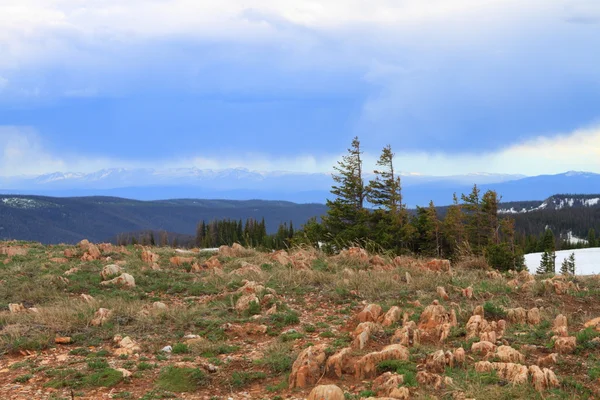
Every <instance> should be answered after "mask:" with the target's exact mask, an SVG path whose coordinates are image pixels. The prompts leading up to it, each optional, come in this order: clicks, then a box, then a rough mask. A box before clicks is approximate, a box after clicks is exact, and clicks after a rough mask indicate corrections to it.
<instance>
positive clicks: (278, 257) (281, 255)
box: [269, 250, 293, 266]
mask: <svg viewBox="0 0 600 400" xmlns="http://www.w3.org/2000/svg"><path fill="white" fill-rule="evenodd" d="M269 259H271V260H273V261H275V262H276V263H278V264H281V265H284V266H286V265H293V260H292V258H291V257H290V256H289V254H288V253H287V251H285V250H278V251H276V252H274V253H272V254H269Z"/></svg>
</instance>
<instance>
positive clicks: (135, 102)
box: [0, 0, 600, 176]
mask: <svg viewBox="0 0 600 400" xmlns="http://www.w3.org/2000/svg"><path fill="white" fill-rule="evenodd" d="M598 49H600V2H598V1H597V0H551V1H549V0H528V1H526V2H523V1H516V0H369V1H367V0H344V1H342V0H327V1H324V0H303V1H298V0H294V1H290V0H254V1H249V2H248V1H242V0H223V1H218V2H215V1H206V0H128V1H126V2H124V1H122V0H87V1H82V0H4V1H2V2H1V3H0V176H15V175H21V174H44V173H51V172H56V171H63V172H67V171H72V172H93V171H96V170H98V169H102V168H111V167H126V168H136V167H153V168H176V167H197V168H213V169H222V168H231V167H244V168H248V169H251V170H286V171H298V172H327V171H330V170H331V169H332V166H333V165H334V164H335V162H336V160H338V159H339V158H340V157H341V156H342V155H343V154H344V153H345V150H346V149H347V148H348V147H349V144H350V142H351V140H352V138H353V137H354V136H358V137H359V138H360V140H361V143H362V147H363V149H364V152H365V154H364V156H365V160H366V164H367V166H369V165H373V164H374V163H375V160H376V159H377V157H378V155H379V153H380V151H381V149H382V148H383V147H384V146H385V145H387V144H390V145H391V146H392V149H393V150H394V152H395V153H396V164H397V166H398V168H399V169H400V170H402V171H404V172H414V173H422V174H428V175H452V174H464V173H472V172H489V173H510V174H524V175H537V174H545V173H560V172H564V171H567V170H581V171H591V172H597V173H600V68H598V65H600V51H598Z"/></svg>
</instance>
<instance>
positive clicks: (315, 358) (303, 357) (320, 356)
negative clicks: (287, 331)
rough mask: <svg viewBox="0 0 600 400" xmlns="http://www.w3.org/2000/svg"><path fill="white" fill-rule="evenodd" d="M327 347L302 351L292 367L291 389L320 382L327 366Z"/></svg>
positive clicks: (316, 347) (315, 347) (318, 346)
mask: <svg viewBox="0 0 600 400" xmlns="http://www.w3.org/2000/svg"><path fill="white" fill-rule="evenodd" d="M326 348H327V345H325V344H320V345H315V346H310V347H307V348H306V349H304V350H302V351H301V352H300V354H299V355H298V358H296V361H294V364H293V365H292V372H291V373H290V378H289V388H290V389H294V388H297V387H299V388H304V387H307V386H309V385H314V384H315V383H317V382H318V381H319V379H320V378H321V375H322V374H323V368H324V366H325V359H326V358H327V355H326V354H325V349H326Z"/></svg>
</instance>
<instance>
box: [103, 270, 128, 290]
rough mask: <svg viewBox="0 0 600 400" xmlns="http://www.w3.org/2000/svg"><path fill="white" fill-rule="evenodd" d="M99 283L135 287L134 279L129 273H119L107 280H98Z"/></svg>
mask: <svg viewBox="0 0 600 400" xmlns="http://www.w3.org/2000/svg"><path fill="white" fill-rule="evenodd" d="M100 284H101V285H105V286H106V285H118V286H123V287H128V288H132V287H135V279H134V278H133V276H131V275H129V274H126V273H125V274H121V275H119V276H118V277H116V278H114V279H111V280H109V281H104V282H100Z"/></svg>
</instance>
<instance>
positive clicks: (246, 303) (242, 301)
mask: <svg viewBox="0 0 600 400" xmlns="http://www.w3.org/2000/svg"><path fill="white" fill-rule="evenodd" d="M251 303H256V304H258V305H260V300H259V299H258V297H257V296H256V295H255V294H254V293H249V294H245V295H243V296H242V297H240V298H239V299H238V300H237V301H236V302H235V309H236V311H238V312H244V311H246V310H248V309H249V308H250V304H251Z"/></svg>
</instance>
